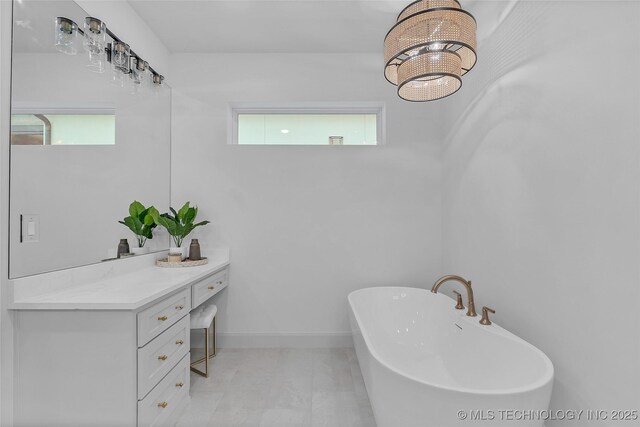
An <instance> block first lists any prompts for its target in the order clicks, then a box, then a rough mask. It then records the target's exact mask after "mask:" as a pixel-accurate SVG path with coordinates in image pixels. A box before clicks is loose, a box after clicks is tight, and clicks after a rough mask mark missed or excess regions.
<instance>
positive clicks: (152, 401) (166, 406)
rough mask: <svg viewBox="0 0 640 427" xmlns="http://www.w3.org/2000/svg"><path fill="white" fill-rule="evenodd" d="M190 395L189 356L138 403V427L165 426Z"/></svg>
mask: <svg viewBox="0 0 640 427" xmlns="http://www.w3.org/2000/svg"><path fill="white" fill-rule="evenodd" d="M188 395H189V354H187V355H186V356H185V357H183V358H182V360H180V362H178V364H177V365H176V367H175V368H173V369H172V370H171V372H169V374H168V375H167V376H166V377H164V379H163V380H162V381H160V384H158V385H157V386H156V387H155V388H154V389H153V390H151V392H150V393H149V394H148V395H147V397H145V398H144V399H142V400H140V401H139V402H138V427H152V426H153V427H159V426H165V425H166V424H167V421H168V420H169V419H170V418H171V415H172V414H173V412H174V411H176V410H178V409H180V406H181V404H183V402H184V399H185V398H186V397H187V396H188Z"/></svg>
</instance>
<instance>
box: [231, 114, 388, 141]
mask: <svg viewBox="0 0 640 427" xmlns="http://www.w3.org/2000/svg"><path fill="white" fill-rule="evenodd" d="M231 111H232V120H231V121H232V129H231V136H232V139H231V141H230V142H231V143H232V144H240V145H381V144H382V143H383V140H382V139H383V134H384V133H383V113H384V106H382V105H378V106H373V107H372V106H367V107H362V106H360V107H357V106H355V107H351V106H350V107H344V106H342V107H331V106H323V107H292V108H273V107H250V108H248V107H247V108H245V107H232V110H231Z"/></svg>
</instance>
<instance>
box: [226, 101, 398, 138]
mask: <svg viewBox="0 0 640 427" xmlns="http://www.w3.org/2000/svg"><path fill="white" fill-rule="evenodd" d="M240 114H265V115H268V114H293V115H297V114H300V115H302V114H326V115H328V114H375V115H376V139H377V141H376V144H371V145H342V147H345V146H349V147H377V146H380V145H385V144H386V107H385V103H384V102H355V103H354V102H313V103H231V104H229V117H228V120H227V123H228V128H227V144H229V145H242V146H246V147H249V146H251V147H259V146H264V145H270V146H275V147H287V146H291V147H303V146H304V147H323V146H324V145H319V144H313V145H306V144H238V116H239V115H240ZM327 145H329V144H327Z"/></svg>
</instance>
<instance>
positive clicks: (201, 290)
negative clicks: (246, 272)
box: [191, 268, 229, 308]
mask: <svg viewBox="0 0 640 427" xmlns="http://www.w3.org/2000/svg"><path fill="white" fill-rule="evenodd" d="M228 273H229V270H228V269H226V268H225V269H224V270H222V271H220V272H218V273H216V274H214V275H212V276H211V277H207V278H206V279H204V280H202V281H200V282H198V283H196V284H195V285H193V286H191V306H192V307H194V308H195V307H197V306H199V305H200V304H202V303H203V302H205V301H206V300H208V299H209V298H211V297H212V296H214V295H215V294H217V293H218V292H220V291H221V290H222V289H224V288H226V287H227V277H228Z"/></svg>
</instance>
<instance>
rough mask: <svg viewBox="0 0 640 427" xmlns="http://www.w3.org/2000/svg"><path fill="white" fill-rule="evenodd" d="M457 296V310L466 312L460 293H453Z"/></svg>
mask: <svg viewBox="0 0 640 427" xmlns="http://www.w3.org/2000/svg"><path fill="white" fill-rule="evenodd" d="M453 293H454V294H456V295H457V297H456V299H457V302H456V310H464V304H462V294H461V293H460V292H458V291H453Z"/></svg>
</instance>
